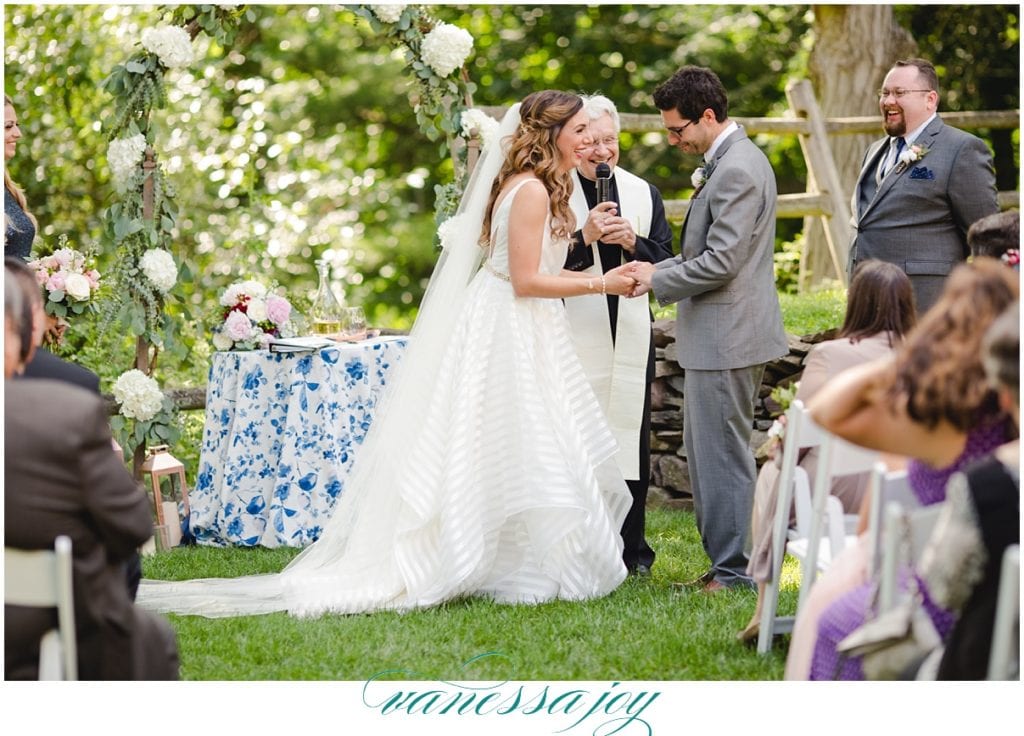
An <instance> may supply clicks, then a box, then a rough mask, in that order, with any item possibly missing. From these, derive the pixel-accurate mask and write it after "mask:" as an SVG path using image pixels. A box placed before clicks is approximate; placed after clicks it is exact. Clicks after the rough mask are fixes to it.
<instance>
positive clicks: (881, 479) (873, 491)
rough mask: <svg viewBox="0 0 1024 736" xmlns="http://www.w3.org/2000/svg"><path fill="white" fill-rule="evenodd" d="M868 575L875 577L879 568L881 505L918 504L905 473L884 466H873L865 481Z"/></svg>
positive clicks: (907, 506) (877, 464)
mask: <svg viewBox="0 0 1024 736" xmlns="http://www.w3.org/2000/svg"><path fill="white" fill-rule="evenodd" d="M868 499H869V501H868V532H867V534H868V573H869V577H871V578H872V579H874V578H875V576H876V575H878V574H879V573H880V571H881V565H882V549H881V544H882V515H883V510H884V509H885V506H886V505H887V504H888V503H889V502H892V501H895V502H896V503H898V504H901V505H902V506H904V507H906V508H916V507H917V506H919V505H920V504H919V503H918V501H917V497H916V496H915V495H914V492H913V491H912V490H910V481H909V479H908V476H907V471H906V470H888V469H887V468H886V467H885V464H884V463H881V462H879V463H875V467H874V468H872V470H871V479H870V481H869V482H868Z"/></svg>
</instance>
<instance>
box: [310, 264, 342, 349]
mask: <svg viewBox="0 0 1024 736" xmlns="http://www.w3.org/2000/svg"><path fill="white" fill-rule="evenodd" d="M316 270H317V274H318V276H319V279H320V283H319V285H318V286H317V289H316V296H314V297H313V304H312V306H310V308H309V320H310V323H311V326H312V328H313V332H315V333H316V334H318V335H340V334H341V331H342V327H343V325H342V321H343V319H344V316H345V309H344V307H342V305H341V302H340V301H338V298H337V297H336V296H334V290H333V289H331V280H330V264H329V263H328V262H327V261H324V260H320V261H317V262H316Z"/></svg>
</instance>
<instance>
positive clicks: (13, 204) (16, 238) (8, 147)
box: [4, 95, 37, 260]
mask: <svg viewBox="0 0 1024 736" xmlns="http://www.w3.org/2000/svg"><path fill="white" fill-rule="evenodd" d="M20 139H21V128H19V127H18V115H17V113H16V112H15V111H14V101H13V100H12V99H11V98H10V97H8V96H7V95H4V255H5V256H17V257H18V258H22V259H25V260H28V257H29V254H30V253H31V252H32V242H33V241H34V240H35V239H36V229H37V224H36V218H35V217H34V216H33V215H32V213H31V212H29V209H28V202H27V201H26V199H25V193H24V192H23V191H21V188H20V187H19V186H18V185H17V184H15V183H14V179H12V178H11V171H10V164H11V159H13V158H14V154H15V153H16V152H17V146H18V141H19V140H20Z"/></svg>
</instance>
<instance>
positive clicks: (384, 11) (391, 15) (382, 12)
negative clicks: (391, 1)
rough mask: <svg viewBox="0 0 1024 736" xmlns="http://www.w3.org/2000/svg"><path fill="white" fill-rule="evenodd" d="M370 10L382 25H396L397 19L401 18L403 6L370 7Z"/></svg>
mask: <svg viewBox="0 0 1024 736" xmlns="http://www.w3.org/2000/svg"><path fill="white" fill-rule="evenodd" d="M370 10H372V11H373V14H374V15H376V16H377V20H379V21H380V22H382V23H397V22H398V19H399V18H401V17H402V11H403V10H405V6H404V5H371V6H370Z"/></svg>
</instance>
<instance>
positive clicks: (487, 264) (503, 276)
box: [484, 261, 512, 282]
mask: <svg viewBox="0 0 1024 736" xmlns="http://www.w3.org/2000/svg"><path fill="white" fill-rule="evenodd" d="M484 267H485V268H486V269H487V270H488V271H490V272H491V273H492V274H494V275H495V276H497V277H498V278H499V279H501V280H502V281H508V282H511V281H512V277H510V276H509V275H508V274H507V273H502V272H501V271H499V270H498V269H496V268H495V267H494V266H493V265H492V264H491V262H490V261H486V262H484Z"/></svg>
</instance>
